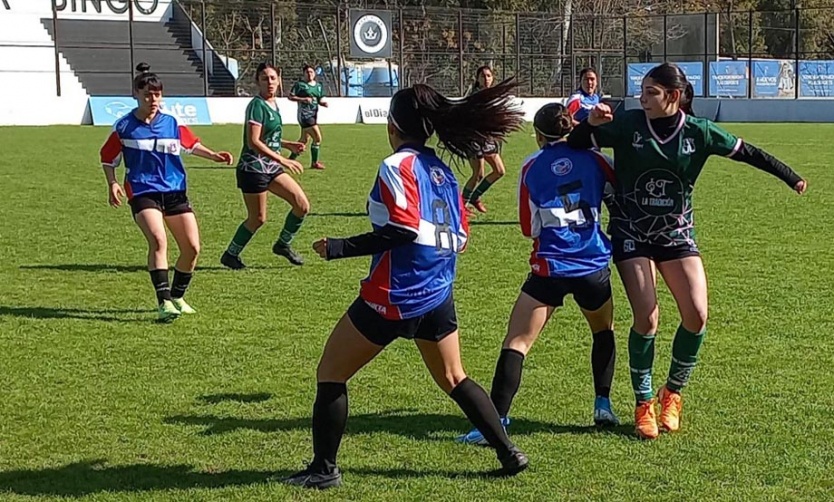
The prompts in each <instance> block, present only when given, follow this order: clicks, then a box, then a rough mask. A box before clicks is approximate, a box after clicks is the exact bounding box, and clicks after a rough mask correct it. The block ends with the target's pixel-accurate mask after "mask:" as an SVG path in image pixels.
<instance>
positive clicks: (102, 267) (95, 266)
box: [20, 263, 227, 272]
mask: <svg viewBox="0 0 834 502" xmlns="http://www.w3.org/2000/svg"><path fill="white" fill-rule="evenodd" d="M20 269H21V270H58V271H61V272H147V271H148V266H147V265H113V264H107V263H60V264H54V265H52V264H46V265H21V266H20ZM169 270H171V271H173V270H174V267H171V268H170V269H169ZM200 270H227V269H226V267H219V266H217V267H215V266H208V267H207V266H202V265H197V271H198V272H199V271H200Z"/></svg>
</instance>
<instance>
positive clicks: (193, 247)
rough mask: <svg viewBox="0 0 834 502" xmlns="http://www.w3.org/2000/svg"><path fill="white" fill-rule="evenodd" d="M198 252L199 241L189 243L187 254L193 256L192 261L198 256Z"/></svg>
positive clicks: (199, 249)
mask: <svg viewBox="0 0 834 502" xmlns="http://www.w3.org/2000/svg"><path fill="white" fill-rule="evenodd" d="M200 251H201V248H200V242H199V241H195V242H191V243H189V245H188V253H189V254H190V255H191V256H193V257H194V259H196V258H197V257H198V256H200Z"/></svg>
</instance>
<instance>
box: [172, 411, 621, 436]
mask: <svg viewBox="0 0 834 502" xmlns="http://www.w3.org/2000/svg"><path fill="white" fill-rule="evenodd" d="M164 422H165V423H166V424H172V425H189V426H199V427H204V430H203V431H202V432H201V434H202V435H206V436H210V435H214V434H225V433H229V432H234V431H237V430H254V431H259V432H278V431H293V430H310V428H311V426H312V419H311V418H310V417H298V418H284V419H246V418H235V417H219V416H216V415H176V416H171V417H167V418H166V419H165V420H164ZM471 427H472V425H471V424H470V423H469V421H468V420H467V419H466V418H465V417H464V416H463V415H447V414H440V413H418V412H415V411H414V410H391V411H386V412H379V413H366V414H362V415H350V416H349V417H348V423H347V434H376V433H388V434H396V435H399V436H403V437H407V438H409V439H416V440H428V441H448V440H449V436H450V435H454V436H457V435H458V434H462V433H464V432H466V431H468V430H469V429H470V428H471ZM444 432H445V433H448V434H442V433H444ZM509 433H510V435H511V436H513V437H515V436H525V435H530V434H538V433H542V434H615V435H622V436H633V428H632V427H631V426H628V425H620V426H617V427H612V428H602V429H601V428H598V427H596V426H594V425H559V424H552V423H546V422H539V421H536V420H527V419H525V418H513V421H512V425H511V426H510V428H509Z"/></svg>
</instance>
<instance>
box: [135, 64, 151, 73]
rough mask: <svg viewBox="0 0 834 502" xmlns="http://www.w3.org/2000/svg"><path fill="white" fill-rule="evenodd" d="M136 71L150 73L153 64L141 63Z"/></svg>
mask: <svg viewBox="0 0 834 502" xmlns="http://www.w3.org/2000/svg"><path fill="white" fill-rule="evenodd" d="M136 71H138V72H139V73H150V71H151V65H149V64H148V63H139V64H138V65H136Z"/></svg>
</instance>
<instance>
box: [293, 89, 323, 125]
mask: <svg viewBox="0 0 834 502" xmlns="http://www.w3.org/2000/svg"><path fill="white" fill-rule="evenodd" d="M290 94H291V95H293V96H296V97H299V98H313V102H312V103H298V121H299V122H305V121H309V120H311V119H314V118H316V115H317V114H318V113H319V102H320V101H321V100H322V99H323V98H324V87H322V85H321V84H320V83H318V82H316V83H314V84H309V83H307V82H301V81H298V82H296V83H295V85H294V86H292V90H291V91H290Z"/></svg>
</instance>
